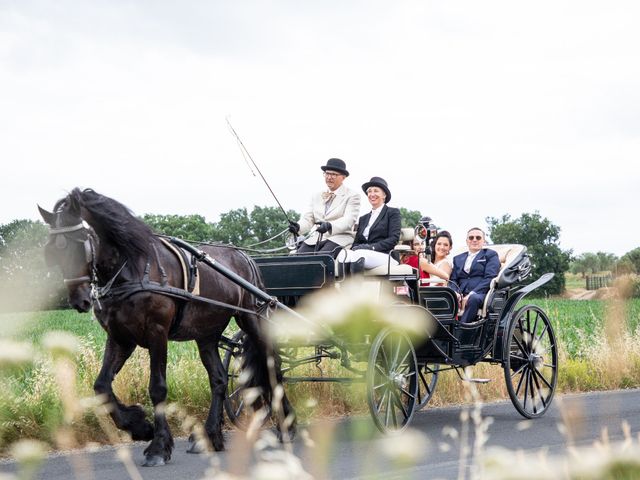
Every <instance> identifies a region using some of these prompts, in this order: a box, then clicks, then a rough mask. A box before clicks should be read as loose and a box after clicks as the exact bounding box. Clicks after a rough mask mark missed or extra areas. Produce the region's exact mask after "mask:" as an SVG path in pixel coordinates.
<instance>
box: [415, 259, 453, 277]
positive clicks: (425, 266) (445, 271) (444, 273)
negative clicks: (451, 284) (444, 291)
mask: <svg viewBox="0 0 640 480" xmlns="http://www.w3.org/2000/svg"><path fill="white" fill-rule="evenodd" d="M420 269H421V270H423V271H425V272H427V273H428V274H430V275H435V276H436V277H438V278H441V279H443V280H449V278H450V276H451V265H449V264H448V263H445V264H443V265H441V266H440V267H436V266H435V265H434V264H433V263H431V262H430V261H429V260H427V259H426V258H424V257H420Z"/></svg>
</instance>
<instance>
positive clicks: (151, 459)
mask: <svg viewBox="0 0 640 480" xmlns="http://www.w3.org/2000/svg"><path fill="white" fill-rule="evenodd" d="M164 464H165V461H164V458H162V456H161V455H147V457H146V460H145V462H144V463H143V464H142V466H143V467H161V466H162V465H164Z"/></svg>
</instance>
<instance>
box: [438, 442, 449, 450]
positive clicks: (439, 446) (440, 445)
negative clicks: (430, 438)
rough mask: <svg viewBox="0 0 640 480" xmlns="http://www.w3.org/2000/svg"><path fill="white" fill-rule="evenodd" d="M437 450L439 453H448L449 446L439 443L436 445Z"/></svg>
mask: <svg viewBox="0 0 640 480" xmlns="http://www.w3.org/2000/svg"><path fill="white" fill-rule="evenodd" d="M438 450H440V451H441V452H448V451H450V450H451V445H449V444H448V443H445V442H440V443H439V444H438Z"/></svg>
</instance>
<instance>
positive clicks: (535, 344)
mask: <svg viewBox="0 0 640 480" xmlns="http://www.w3.org/2000/svg"><path fill="white" fill-rule="evenodd" d="M548 328H549V326H548V325H545V326H544V328H543V329H542V331H541V332H540V335H539V336H538V337H537V338H534V342H533V343H532V344H531V350H532V351H534V352H535V349H536V347H537V344H538V343H539V342H541V341H542V339H543V338H544V334H545V333H547V329H548Z"/></svg>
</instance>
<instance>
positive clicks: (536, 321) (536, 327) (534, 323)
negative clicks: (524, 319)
mask: <svg viewBox="0 0 640 480" xmlns="http://www.w3.org/2000/svg"><path fill="white" fill-rule="evenodd" d="M539 318H540V315H538V312H536V320H535V322H533V330H529V331H530V332H531V335H532V336H533V341H532V342H531V345H532V347H531V348H532V349H533V344H534V343H535V338H536V331H537V330H538V319H539ZM540 336H542V335H540Z"/></svg>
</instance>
